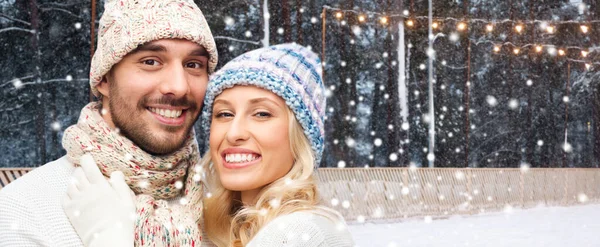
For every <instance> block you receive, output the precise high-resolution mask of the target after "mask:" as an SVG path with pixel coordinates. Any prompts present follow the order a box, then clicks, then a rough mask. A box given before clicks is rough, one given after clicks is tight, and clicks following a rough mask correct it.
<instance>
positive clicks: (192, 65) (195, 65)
mask: <svg viewBox="0 0 600 247" xmlns="http://www.w3.org/2000/svg"><path fill="white" fill-rule="evenodd" d="M186 67H188V68H192V69H202V68H204V64H203V63H198V62H189V63H187V64H186Z"/></svg>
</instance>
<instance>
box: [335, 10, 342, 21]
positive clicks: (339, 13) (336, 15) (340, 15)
mask: <svg viewBox="0 0 600 247" xmlns="http://www.w3.org/2000/svg"><path fill="white" fill-rule="evenodd" d="M342 17H344V14H342V12H341V11H338V12H337V13H335V18H338V19H342Z"/></svg>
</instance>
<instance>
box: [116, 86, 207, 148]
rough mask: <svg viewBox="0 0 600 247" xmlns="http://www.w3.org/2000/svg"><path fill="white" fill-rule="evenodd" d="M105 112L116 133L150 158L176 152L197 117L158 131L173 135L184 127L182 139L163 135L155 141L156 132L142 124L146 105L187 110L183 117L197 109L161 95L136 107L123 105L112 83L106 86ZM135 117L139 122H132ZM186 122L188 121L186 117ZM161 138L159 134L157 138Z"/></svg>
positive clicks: (124, 102) (185, 100)
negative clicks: (108, 105)
mask: <svg viewBox="0 0 600 247" xmlns="http://www.w3.org/2000/svg"><path fill="white" fill-rule="evenodd" d="M109 90H110V98H109V104H110V107H109V110H110V114H111V116H112V121H113V123H114V125H115V127H117V128H119V131H120V133H121V134H122V135H123V136H125V137H127V138H128V139H129V140H131V141H132V142H133V143H135V144H136V145H137V146H139V147H140V148H141V149H142V150H144V151H146V152H147V153H150V154H153V155H165V154H170V153H173V152H175V151H177V150H179V149H180V148H181V147H182V146H183V144H184V143H185V141H186V140H187V137H188V135H189V133H190V130H191V129H192V127H193V126H194V123H195V122H196V120H197V119H198V117H199V115H200V114H197V115H196V116H195V117H194V118H193V121H191V122H189V123H185V124H187V126H186V125H184V126H163V127H161V130H160V131H163V132H167V133H174V132H176V131H178V130H180V129H181V128H185V131H184V132H183V133H185V134H184V135H182V136H175V135H174V134H173V135H165V137H162V138H159V137H158V135H157V133H153V132H152V131H151V130H150V129H149V127H148V126H149V124H148V123H147V122H144V121H142V116H143V114H145V111H147V109H146V105H147V103H149V102H152V103H155V104H159V105H169V106H184V107H186V108H187V110H186V114H193V113H194V112H196V110H197V109H198V105H197V104H196V103H195V102H191V101H188V100H187V99H186V98H181V99H174V98H173V97H169V96H163V97H162V98H159V99H154V100H150V99H148V98H142V99H141V100H140V101H139V102H138V103H137V105H135V106H132V105H129V104H128V103H127V100H125V99H124V98H123V97H121V96H122V95H120V94H119V90H118V87H117V86H116V85H114V83H112V84H111V85H110V89H109ZM136 118H139V119H136ZM186 119H189V118H188V117H187V116H186ZM160 136H163V135H160Z"/></svg>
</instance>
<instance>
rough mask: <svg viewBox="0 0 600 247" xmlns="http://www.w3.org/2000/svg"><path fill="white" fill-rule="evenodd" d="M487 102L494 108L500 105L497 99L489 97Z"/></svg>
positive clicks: (486, 98)
mask: <svg viewBox="0 0 600 247" xmlns="http://www.w3.org/2000/svg"><path fill="white" fill-rule="evenodd" d="M485 101H486V102H487V103H488V105H490V106H492V107H494V106H496V105H498V100H497V99H496V97H494V96H491V95H488V96H487V97H485Z"/></svg>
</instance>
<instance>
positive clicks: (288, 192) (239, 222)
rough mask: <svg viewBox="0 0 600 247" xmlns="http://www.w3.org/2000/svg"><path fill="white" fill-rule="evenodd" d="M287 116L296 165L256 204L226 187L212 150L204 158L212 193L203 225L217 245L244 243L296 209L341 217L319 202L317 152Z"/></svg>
mask: <svg viewBox="0 0 600 247" xmlns="http://www.w3.org/2000/svg"><path fill="white" fill-rule="evenodd" d="M288 118H289V119H290V120H289V135H290V147H291V151H292V155H293V157H294V164H293V166H292V168H291V169H290V171H289V172H288V173H287V174H286V175H285V176H283V177H281V178H279V179H277V180H275V181H274V182H273V183H271V184H269V185H267V186H265V187H264V188H263V189H262V190H261V192H260V193H259V196H258V199H257V201H256V204H255V205H247V206H243V205H242V203H241V200H240V192H236V191H231V190H227V189H225V188H224V187H223V185H222V184H221V182H220V180H219V176H218V174H216V172H215V168H214V167H213V165H212V163H211V156H210V150H209V151H208V152H207V153H206V155H205V156H204V157H203V158H202V161H201V165H202V166H203V167H204V169H205V171H206V174H207V176H206V182H207V189H208V193H210V196H207V197H205V199H204V224H205V226H210V227H205V229H206V233H207V235H208V238H209V239H210V240H211V241H212V242H213V243H214V244H216V245H217V246H219V247H231V246H236V247H237V246H245V245H246V244H248V242H250V240H252V238H253V237H254V236H255V235H256V233H258V231H259V230H260V229H261V228H262V227H263V226H265V225H266V224H267V223H269V222H270V221H271V220H273V219H275V218H276V217H278V216H281V215H285V214H290V213H293V212H297V211H305V210H311V211H313V212H315V213H317V214H319V215H323V216H325V217H328V218H330V219H333V220H337V219H340V218H341V217H340V216H339V214H338V213H337V212H335V211H333V210H331V209H328V208H326V207H323V206H319V205H318V203H319V196H318V193H317V185H316V183H315V181H314V178H313V171H314V167H315V165H317V164H315V158H314V156H315V155H314V152H313V150H312V148H311V145H310V144H309V141H308V138H307V137H306V136H305V134H304V132H303V129H302V127H301V126H300V124H299V123H298V121H297V120H296V118H295V117H294V114H293V112H292V111H291V110H290V109H288Z"/></svg>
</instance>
